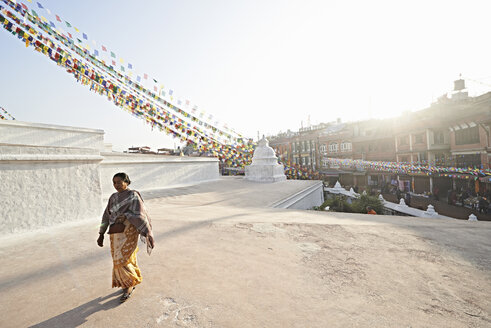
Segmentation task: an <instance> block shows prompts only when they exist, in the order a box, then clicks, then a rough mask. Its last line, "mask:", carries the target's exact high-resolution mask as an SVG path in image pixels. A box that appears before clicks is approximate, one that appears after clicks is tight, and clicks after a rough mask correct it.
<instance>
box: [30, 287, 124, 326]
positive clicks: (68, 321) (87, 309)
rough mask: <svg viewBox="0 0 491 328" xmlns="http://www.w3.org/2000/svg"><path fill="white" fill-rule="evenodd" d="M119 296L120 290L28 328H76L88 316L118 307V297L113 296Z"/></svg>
mask: <svg viewBox="0 0 491 328" xmlns="http://www.w3.org/2000/svg"><path fill="white" fill-rule="evenodd" d="M119 294H121V291H120V290H119V291H117V292H114V293H111V294H109V295H107V296H104V297H98V298H96V299H93V300H92V301H90V302H87V303H85V304H82V305H80V306H78V307H76V308H74V309H72V310H69V311H66V312H64V313H62V314H59V315H57V316H56V317H53V318H50V319H48V320H45V321H43V322H40V323H38V324H35V325H33V326H30V328H52V327H65V328H71V327H78V326H80V325H82V324H83V323H85V322H86V321H87V318H88V317H89V316H90V315H92V314H94V313H96V312H99V311H107V310H110V309H112V308H115V307H116V306H118V305H120V304H121V302H120V301H119V297H115V298H113V297H114V296H119Z"/></svg>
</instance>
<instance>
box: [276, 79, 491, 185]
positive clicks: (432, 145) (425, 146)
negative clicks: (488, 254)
mask: <svg viewBox="0 0 491 328" xmlns="http://www.w3.org/2000/svg"><path fill="white" fill-rule="evenodd" d="M270 145H271V147H273V148H274V149H275V150H276V151H277V154H280V159H287V160H288V161H290V162H291V163H294V164H297V165H300V166H302V167H307V168H311V169H315V170H317V171H318V172H319V173H321V176H322V177H323V178H324V179H325V180H328V181H329V182H332V181H334V182H335V180H340V181H341V183H342V184H344V185H358V186H365V187H369V186H370V187H376V186H378V187H380V186H382V185H384V184H387V183H393V182H394V180H397V181H398V183H399V186H400V187H401V188H404V189H406V190H411V191H413V192H416V193H423V192H432V191H433V190H434V189H435V187H436V188H438V189H439V190H441V191H442V192H443V191H446V190H449V189H464V188H465V189H469V190H474V191H476V192H477V191H480V192H482V191H486V190H491V186H490V187H488V185H489V183H491V178H488V177H487V176H483V175H482V174H480V176H479V177H478V174H477V173H475V172H474V173H473V172H471V170H476V172H477V171H479V170H486V169H490V164H489V162H490V161H489V157H490V156H491V92H488V93H486V94H483V95H480V96H477V97H469V96H468V93H467V92H466V91H465V82H464V81H463V80H457V81H455V88H454V91H452V92H451V93H449V94H445V95H444V96H442V97H440V98H438V101H436V102H435V103H433V104H431V106H429V107H428V108H425V109H423V110H419V111H415V112H406V113H404V114H402V115H400V116H399V117H396V118H391V119H383V120H373V119H372V120H364V121H357V122H350V123H342V122H341V121H340V120H336V121H334V122H331V123H323V124H319V125H316V126H307V127H304V128H301V129H300V130H299V131H298V132H291V131H289V133H288V134H280V135H278V136H273V137H270ZM332 158H336V159H347V160H350V159H351V160H365V161H375V162H378V161H381V162H395V163H401V164H409V165H430V166H438V167H446V168H449V172H454V171H456V168H461V169H465V170H464V171H465V172H463V173H462V174H445V173H439V174H428V173H421V172H418V173H411V172H407V173H406V172H402V171H401V172H395V173H394V172H384V171H375V170H370V169H368V170H367V169H364V168H361V167H356V166H353V165H351V166H350V165H340V164H336V165H333V164H332V161H330V160H329V159H332Z"/></svg>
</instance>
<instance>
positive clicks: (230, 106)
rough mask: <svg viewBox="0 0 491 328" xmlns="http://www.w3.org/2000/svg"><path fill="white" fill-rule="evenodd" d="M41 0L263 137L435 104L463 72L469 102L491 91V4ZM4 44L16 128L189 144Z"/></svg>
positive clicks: (123, 141)
mask: <svg viewBox="0 0 491 328" xmlns="http://www.w3.org/2000/svg"><path fill="white" fill-rule="evenodd" d="M19 2H24V3H25V4H27V5H28V6H29V7H30V8H35V9H36V11H37V12H38V13H40V14H42V13H44V11H43V9H38V8H36V5H35V3H36V1H35V0H33V2H32V3H31V4H30V3H28V2H27V0H21V1H19ZM40 2H41V3H42V5H43V6H44V8H48V9H49V10H50V11H51V12H52V14H57V15H59V16H60V17H62V19H63V20H66V21H69V22H70V23H71V24H72V25H74V26H76V27H78V28H79V29H80V30H81V31H83V32H85V33H86V34H87V35H88V36H89V38H90V39H91V40H95V41H96V44H97V46H99V47H100V45H104V46H105V47H107V48H109V49H110V50H112V51H114V52H115V53H117V55H118V57H121V58H124V61H125V63H127V62H129V63H131V64H132V65H133V66H134V69H135V72H141V73H143V72H145V73H148V74H149V76H151V77H154V78H155V79H157V80H158V81H159V83H162V84H163V85H164V86H165V89H172V90H173V91H174V96H175V98H176V99H177V98H180V99H187V100H190V103H191V106H194V105H196V106H198V109H199V111H204V112H205V113H206V115H209V114H211V115H213V117H214V120H218V121H219V122H221V123H226V124H227V125H228V126H229V127H231V128H233V129H234V130H236V131H237V132H239V133H241V134H242V135H244V136H246V137H253V138H254V139H256V138H257V135H258V133H259V134H260V135H263V134H265V135H273V134H277V133H279V132H280V131H283V132H284V131H286V130H288V129H290V130H292V131H298V129H299V128H300V127H301V125H302V124H303V126H307V125H308V123H309V122H310V123H311V124H318V123H322V122H331V121H334V120H336V119H337V118H341V120H342V121H345V122H348V121H358V120H363V119H368V118H386V117H394V116H397V115H399V114H401V113H402V112H404V111H415V110H420V109H424V108H426V107H428V106H429V105H430V104H431V103H432V102H434V101H435V100H436V99H437V98H438V97H439V96H441V95H443V94H445V93H447V92H450V91H452V88H453V81H454V80H456V79H458V78H459V76H460V74H462V77H463V78H465V79H466V84H467V87H468V92H469V94H470V95H471V96H475V95H479V94H482V93H485V92H489V91H491V65H490V58H491V42H490V40H489V31H491V20H490V19H489V17H488V16H489V12H491V1H489V0H468V1H454V0H442V1H440V0H423V1H421V0H413V1H394V0H387V1H382V0H371V1H366V0H359V1H356V0H352V1H347V0H342V1H341V0H340V1H331V0H292V1H288V0H160V1H159V0H147V1H126V0H118V1H112V0H105V1H94V0H83V1H82V0H77V1H75V0H74V1H59V0H58V1H55V0H43V1H40ZM45 15H46V17H48V16H49V15H48V14H45ZM52 17H54V16H52ZM0 49H1V51H0V72H1V78H0V106H1V107H3V108H5V109H7V110H8V111H9V113H10V114H12V115H13V116H14V117H15V118H16V119H17V120H19V121H27V122H35V123H47V124H57V125H65V126H77V127H85V128H95V129H102V130H104V131H105V133H106V134H105V141H106V142H108V143H112V144H113V148H114V149H115V150H118V151H122V150H126V149H127V148H128V147H132V146H149V147H151V148H152V149H154V150H156V149H157V148H164V147H166V148H172V147H174V146H176V145H179V142H178V140H176V139H173V138H171V137H169V136H167V135H165V134H164V133H163V132H159V131H158V130H154V131H152V129H151V127H150V126H149V125H147V124H145V123H144V122H143V121H142V120H140V119H138V118H135V117H133V116H131V115H129V114H128V113H127V112H125V111H123V110H122V109H120V108H119V107H116V106H115V105H113V104H112V103H111V102H109V101H108V100H107V99H106V98H105V97H102V96H99V95H97V94H95V93H93V92H91V91H89V88H88V87H85V86H82V85H81V84H79V83H77V82H76V80H75V79H73V77H72V76H71V75H69V74H67V73H66V72H65V71H64V70H63V69H61V68H59V67H57V66H56V64H55V63H54V62H52V61H50V60H49V59H48V58H47V57H45V56H43V55H40V54H38V53H37V52H35V51H33V48H32V47H30V48H26V47H25V45H24V44H23V43H22V42H20V41H19V40H18V39H17V38H15V37H13V36H12V35H11V34H9V33H7V32H6V31H5V30H3V29H2V30H1V31H0Z"/></svg>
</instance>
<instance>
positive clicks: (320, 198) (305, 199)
mask: <svg viewBox="0 0 491 328" xmlns="http://www.w3.org/2000/svg"><path fill="white" fill-rule="evenodd" d="M322 203H324V190H323V184H322V181H312V185H311V186H309V187H307V188H305V189H304V190H302V191H300V192H298V193H296V194H294V195H291V196H289V197H287V198H285V199H282V200H280V201H279V202H276V203H274V204H272V205H271V207H275V208H289V209H297V210H310V209H312V208H313V207H315V206H320V205H322Z"/></svg>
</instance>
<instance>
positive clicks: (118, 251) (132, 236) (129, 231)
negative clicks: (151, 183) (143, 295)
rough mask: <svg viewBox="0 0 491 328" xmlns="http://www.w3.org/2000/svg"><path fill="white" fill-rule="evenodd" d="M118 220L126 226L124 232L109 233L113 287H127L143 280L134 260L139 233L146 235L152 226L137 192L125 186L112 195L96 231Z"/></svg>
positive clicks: (103, 231) (103, 229)
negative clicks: (125, 188) (124, 188)
mask: <svg viewBox="0 0 491 328" xmlns="http://www.w3.org/2000/svg"><path fill="white" fill-rule="evenodd" d="M119 222H121V223H123V224H124V225H125V229H124V231H123V232H121V233H114V234H111V235H110V239H111V255H112V258H113V278H112V286H113V287H122V288H130V287H133V286H136V285H138V284H139V283H140V282H141V281H142V276H141V272H140V269H139V268H138V263H137V260H136V253H137V252H138V235H139V234H141V235H142V236H147V233H148V232H149V231H150V230H151V229H152V226H151V223H150V218H149V217H148V215H147V212H146V210H145V205H144V204H143V200H142V198H141V196H140V193H138V192H137V191H135V190H130V189H127V190H125V191H122V192H116V193H114V194H112V195H111V197H110V198H109V202H108V204H107V207H106V210H105V211H104V215H103V216H102V222H101V228H100V230H99V232H100V233H105V232H106V230H107V228H108V226H109V225H112V224H114V223H119Z"/></svg>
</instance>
